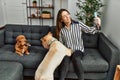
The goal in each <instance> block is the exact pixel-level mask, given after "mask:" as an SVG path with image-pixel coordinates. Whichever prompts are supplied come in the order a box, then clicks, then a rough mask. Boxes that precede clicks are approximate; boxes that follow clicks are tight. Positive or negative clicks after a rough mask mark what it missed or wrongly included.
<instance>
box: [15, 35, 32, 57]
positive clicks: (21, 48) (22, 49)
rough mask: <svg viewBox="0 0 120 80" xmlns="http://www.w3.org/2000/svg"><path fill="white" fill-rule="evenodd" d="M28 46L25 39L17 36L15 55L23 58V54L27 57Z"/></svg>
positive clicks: (22, 36)
mask: <svg viewBox="0 0 120 80" xmlns="http://www.w3.org/2000/svg"><path fill="white" fill-rule="evenodd" d="M28 46H30V44H29V43H28V42H27V39H26V38H25V36H24V35H19V36H17V38H16V44H15V52H16V53H17V54H19V55H20V56H23V54H24V53H25V54H27V55H28V54H29V52H28Z"/></svg>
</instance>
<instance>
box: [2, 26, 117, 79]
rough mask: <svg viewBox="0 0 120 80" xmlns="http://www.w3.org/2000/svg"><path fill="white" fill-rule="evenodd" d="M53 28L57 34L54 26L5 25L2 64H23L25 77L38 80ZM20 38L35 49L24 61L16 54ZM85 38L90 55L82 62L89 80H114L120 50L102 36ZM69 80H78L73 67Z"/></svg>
mask: <svg viewBox="0 0 120 80" xmlns="http://www.w3.org/2000/svg"><path fill="white" fill-rule="evenodd" d="M49 28H51V29H52V30H53V34H54V30H55V29H54V28H55V27H54V26H52V27H50V26H39V25H17V24H7V25H5V26H4V28H3V29H1V30H0V61H9V62H18V63H21V64H22V65H23V75H24V76H34V73H35V71H36V69H37V67H38V65H39V64H40V63H41V61H42V59H43V58H44V56H45V54H46V53H47V51H48V50H47V49H45V48H43V46H42V45H41V41H40V38H41V37H42V35H43V34H44V33H46V31H47V32H48V31H49ZM20 34H23V35H25V36H26V37H27V39H28V41H29V42H30V43H31V47H29V51H30V55H24V56H22V57H21V56H19V55H17V54H16V53H15V50H14V45H15V42H16V41H15V38H16V36H18V35H20ZM82 37H83V39H84V45H85V53H86V55H85V56H84V58H83V60H82V64H83V67H84V71H85V79H94V80H98V79H104V80H113V76H114V72H115V67H116V65H117V64H118V53H119V52H118V49H117V48H116V47H115V46H114V45H113V44H112V43H111V42H110V41H109V40H108V39H107V38H106V37H105V35H104V34H103V33H101V32H99V33H96V34H94V35H92V34H87V33H83V36H82ZM0 65H1V64H0ZM6 65H7V66H9V65H8V64H6ZM0 70H1V69H0ZM58 71H59V67H58V68H57V69H56V71H55V74H54V75H55V77H56V78H58V77H59V74H58ZM66 78H72V79H77V76H76V74H75V73H74V69H73V65H72V63H71V64H70V68H69V72H68V74H67V76H66Z"/></svg>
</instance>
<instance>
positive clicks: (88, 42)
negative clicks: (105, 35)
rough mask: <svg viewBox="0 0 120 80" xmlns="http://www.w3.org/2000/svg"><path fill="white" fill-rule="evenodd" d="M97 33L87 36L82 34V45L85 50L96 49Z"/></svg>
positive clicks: (87, 34)
mask: <svg viewBox="0 0 120 80" xmlns="http://www.w3.org/2000/svg"><path fill="white" fill-rule="evenodd" d="M98 36H99V33H95V34H89V33H84V32H83V34H82V37H83V44H84V47H85V48H97V46H98V38H99V37H98Z"/></svg>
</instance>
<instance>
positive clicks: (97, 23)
mask: <svg viewBox="0 0 120 80" xmlns="http://www.w3.org/2000/svg"><path fill="white" fill-rule="evenodd" d="M94 24H95V25H96V26H97V28H98V29H100V27H101V19H100V18H99V17H95V18H94Z"/></svg>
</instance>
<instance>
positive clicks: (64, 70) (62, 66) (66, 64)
mask: <svg viewBox="0 0 120 80" xmlns="http://www.w3.org/2000/svg"><path fill="white" fill-rule="evenodd" d="M69 64H70V58H69V57H68V56H65V57H64V59H63V61H62V63H61V64H60V69H59V75H60V76H59V80H64V79H65V77H66V74H67V72H68V68H69Z"/></svg>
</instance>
